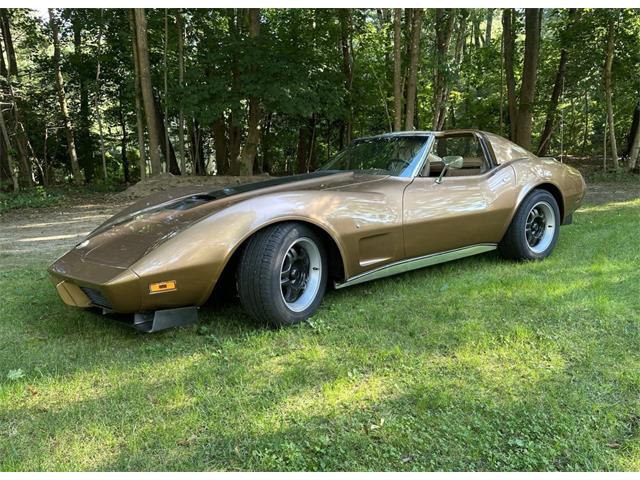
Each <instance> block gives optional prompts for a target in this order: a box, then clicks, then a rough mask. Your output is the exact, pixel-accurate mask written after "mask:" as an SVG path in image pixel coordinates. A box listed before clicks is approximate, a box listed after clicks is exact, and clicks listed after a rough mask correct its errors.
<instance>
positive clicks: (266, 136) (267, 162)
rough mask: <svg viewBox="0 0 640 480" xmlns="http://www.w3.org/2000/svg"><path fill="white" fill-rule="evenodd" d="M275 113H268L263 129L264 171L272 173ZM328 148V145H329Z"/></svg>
mask: <svg viewBox="0 0 640 480" xmlns="http://www.w3.org/2000/svg"><path fill="white" fill-rule="evenodd" d="M272 122H273V113H269V114H268V115H267V120H266V125H265V127H264V129H263V130H262V135H263V137H262V173H267V174H269V173H271V124H272ZM327 148H328V147H327Z"/></svg>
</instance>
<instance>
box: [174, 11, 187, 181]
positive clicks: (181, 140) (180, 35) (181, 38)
mask: <svg viewBox="0 0 640 480" xmlns="http://www.w3.org/2000/svg"><path fill="white" fill-rule="evenodd" d="M176 27H177V30H178V84H179V85H180V91H181V92H182V89H183V87H184V26H183V24H182V12H181V10H180V9H179V8H178V9H177V12H176ZM178 151H179V152H180V171H181V172H182V174H183V175H185V174H186V173H187V168H186V159H185V156H184V108H183V106H182V95H181V96H180V112H179V114H178Z"/></svg>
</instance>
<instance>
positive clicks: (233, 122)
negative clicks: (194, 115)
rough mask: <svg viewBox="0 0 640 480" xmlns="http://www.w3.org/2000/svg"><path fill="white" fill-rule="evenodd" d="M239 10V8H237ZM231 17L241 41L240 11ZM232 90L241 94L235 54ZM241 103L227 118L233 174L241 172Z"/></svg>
mask: <svg viewBox="0 0 640 480" xmlns="http://www.w3.org/2000/svg"><path fill="white" fill-rule="evenodd" d="M236 10H239V9H236ZM228 19H229V32H230V34H231V38H232V40H233V41H234V42H238V41H239V37H240V33H239V27H238V24H239V23H240V21H241V19H240V12H239V11H233V12H231V14H230V15H229V16H228ZM231 90H232V92H233V94H234V97H236V98H238V97H239V96H240V94H241V93H240V67H239V65H238V57H237V56H236V55H234V56H233V57H232V60H231ZM240 108H241V107H240V105H234V106H233V107H232V108H231V112H230V113H229V116H228V118H227V122H228V126H227V131H228V135H229V150H228V154H229V171H230V173H231V174H233V175H238V174H239V172H240V164H239V157H240V142H241V139H242V130H241V125H240V120H239V118H238V117H239V110H240Z"/></svg>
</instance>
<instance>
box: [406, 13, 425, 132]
mask: <svg viewBox="0 0 640 480" xmlns="http://www.w3.org/2000/svg"><path fill="white" fill-rule="evenodd" d="M411 10H412V14H411V44H410V50H409V72H408V78H407V100H406V117H405V124H404V129H405V130H413V129H414V128H415V108H416V91H417V84H418V60H419V58H420V34H421V31H422V9H421V8H414V9H411Z"/></svg>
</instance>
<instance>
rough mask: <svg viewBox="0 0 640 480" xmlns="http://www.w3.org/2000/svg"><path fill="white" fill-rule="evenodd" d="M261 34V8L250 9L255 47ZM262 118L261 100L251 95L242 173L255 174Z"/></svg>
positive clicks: (242, 157) (250, 21) (241, 165)
mask: <svg viewBox="0 0 640 480" xmlns="http://www.w3.org/2000/svg"><path fill="white" fill-rule="evenodd" d="M259 35H260V9H259V8H250V9H249V39H250V42H251V43H252V44H253V47H254V48H255V42H256V40H257V38H258V36H259ZM251 70H252V71H254V72H255V70H256V66H255V65H252V66H251ZM261 118H262V107H261V105H260V100H259V99H258V98H257V97H255V96H251V97H249V118H248V119H247V138H246V140H245V144H244V147H243V149H242V153H241V154H240V170H239V173H240V175H253V168H254V165H255V160H256V155H257V154H258V147H259V146H260V138H261V135H260V120H261Z"/></svg>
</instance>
